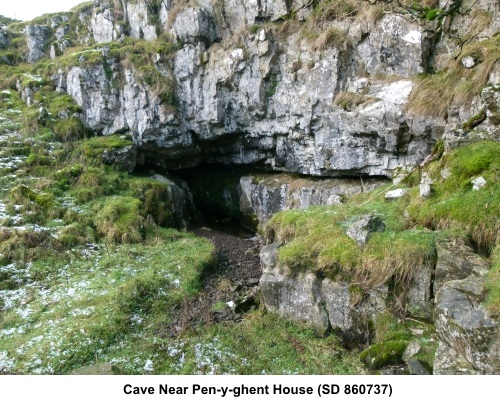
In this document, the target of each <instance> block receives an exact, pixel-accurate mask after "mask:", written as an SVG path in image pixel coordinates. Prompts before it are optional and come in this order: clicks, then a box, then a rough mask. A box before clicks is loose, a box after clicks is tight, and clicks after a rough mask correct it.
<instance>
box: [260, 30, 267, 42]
mask: <svg viewBox="0 0 500 405" xmlns="http://www.w3.org/2000/svg"><path fill="white" fill-rule="evenodd" d="M265 40H266V30H261V31H260V32H259V41H260V42H264V41H265Z"/></svg>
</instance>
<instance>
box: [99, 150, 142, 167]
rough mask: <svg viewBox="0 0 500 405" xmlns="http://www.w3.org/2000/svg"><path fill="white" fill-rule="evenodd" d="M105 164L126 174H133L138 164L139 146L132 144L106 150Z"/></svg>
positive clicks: (104, 155)
mask: <svg viewBox="0 0 500 405" xmlns="http://www.w3.org/2000/svg"><path fill="white" fill-rule="evenodd" d="M102 160H103V162H104V163H107V164H111V165H113V166H115V167H116V168H118V169H119V170H123V171H126V172H129V173H130V172H132V171H133V170H134V168H135V165H136V162H137V146H136V145H134V144H132V145H128V146H124V147H119V148H106V149H105V150H104V151H103V153H102Z"/></svg>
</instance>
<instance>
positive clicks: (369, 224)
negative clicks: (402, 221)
mask: <svg viewBox="0 0 500 405" xmlns="http://www.w3.org/2000/svg"><path fill="white" fill-rule="evenodd" d="M384 229H385V224H384V222H383V221H382V219H380V217H378V216H376V215H364V216H362V217H361V218H360V219H359V220H357V221H356V222H354V223H352V224H351V225H349V228H348V229H347V232H346V233H347V236H349V237H350V238H351V239H352V240H354V241H355V242H356V243H357V244H358V245H359V246H365V245H366V243H367V242H368V240H369V239H370V237H371V236H372V233H373V232H383V231H384Z"/></svg>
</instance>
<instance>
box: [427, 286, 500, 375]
mask: <svg viewBox="0 0 500 405" xmlns="http://www.w3.org/2000/svg"><path fill="white" fill-rule="evenodd" d="M485 295H486V288H485V285H484V279H482V278H478V277H468V278H466V279H463V280H454V281H448V282H446V283H445V284H444V286H443V287H442V288H441V290H439V292H438V294H437V296H436V310H435V313H434V317H435V325H436V331H437V333H438V335H439V338H440V339H441V340H442V341H443V343H445V344H447V345H448V346H449V347H450V348H452V349H453V350H454V351H456V352H457V353H459V354H460V355H462V356H463V357H464V358H465V359H466V360H467V362H468V363H469V364H470V365H472V367H473V368H474V369H475V370H477V371H478V372H479V373H481V374H499V373H500V325H499V324H498V322H497V321H495V320H494V319H492V318H491V317H490V316H489V315H488V312H487V311H486V309H485V308H484V307H483V305H482V302H483V301H484V297H485Z"/></svg>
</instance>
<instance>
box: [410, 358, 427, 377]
mask: <svg viewBox="0 0 500 405" xmlns="http://www.w3.org/2000/svg"><path fill="white" fill-rule="evenodd" d="M406 365H407V366H408V372H409V373H410V375H429V372H428V371H427V369H426V368H425V367H424V366H423V365H422V363H421V362H420V361H418V360H417V359H409V360H408V361H407V362H406Z"/></svg>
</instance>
